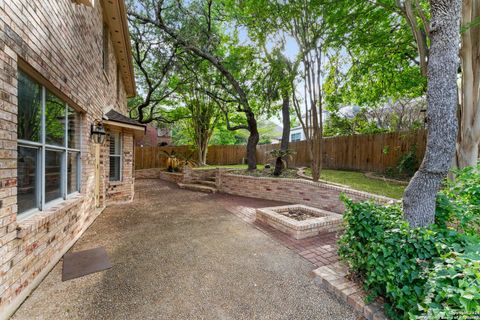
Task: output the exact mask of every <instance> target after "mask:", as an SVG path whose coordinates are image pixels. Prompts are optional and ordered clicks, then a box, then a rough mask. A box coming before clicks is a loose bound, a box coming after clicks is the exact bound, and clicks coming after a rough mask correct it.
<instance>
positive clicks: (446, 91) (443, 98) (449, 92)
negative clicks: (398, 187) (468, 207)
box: [403, 0, 461, 227]
mask: <svg viewBox="0 0 480 320" xmlns="http://www.w3.org/2000/svg"><path fill="white" fill-rule="evenodd" d="M460 7H461V0H431V1H430V8H431V9H430V10H431V16H432V18H431V29H430V36H431V47H430V56H429V61H428V89H427V102H428V109H427V110H428V111H427V119H428V135H427V147H426V151H425V157H424V158H423V162H422V164H421V166H420V169H419V170H418V171H417V173H415V176H414V177H413V179H412V180H411V181H410V184H409V185H408V187H407V189H406V190H405V194H404V197H403V210H404V215H405V218H406V220H407V221H408V222H409V224H410V226H412V227H420V226H427V225H429V224H431V223H433V222H434V221H435V201H436V195H437V192H438V190H439V189H440V187H441V184H442V182H443V180H444V179H445V177H446V176H447V174H448V171H449V169H450V166H451V163H452V159H453V156H454V153H455V143H456V137H457V117H456V110H457V103H458V96H457V70H458V66H459V61H458V53H459V52H458V50H459V45H460V30H459V27H460Z"/></svg>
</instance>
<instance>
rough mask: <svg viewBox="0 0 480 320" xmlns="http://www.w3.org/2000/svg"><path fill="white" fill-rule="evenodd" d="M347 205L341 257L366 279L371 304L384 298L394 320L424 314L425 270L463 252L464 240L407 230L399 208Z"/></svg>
mask: <svg viewBox="0 0 480 320" xmlns="http://www.w3.org/2000/svg"><path fill="white" fill-rule="evenodd" d="M343 200H344V202H345V205H346V207H347V210H346V211H345V213H344V221H345V222H346V229H345V232H344V234H343V235H342V237H341V239H340V241H339V245H340V246H339V255H340V257H342V258H343V260H345V261H346V262H347V263H348V265H349V267H350V269H351V271H352V272H354V274H355V275H356V276H358V277H360V278H361V279H362V280H363V283H364V287H365V289H366V291H367V292H368V294H369V296H368V299H369V300H372V299H374V298H376V297H379V296H382V297H384V298H385V312H386V313H387V315H388V316H389V317H391V318H392V319H407V318H408V317H410V316H414V315H418V314H420V313H421V310H420V309H419V306H420V303H421V302H423V300H424V298H425V285H426V281H427V278H425V276H424V273H425V270H429V269H430V268H431V266H432V264H433V259H434V258H436V257H440V256H442V255H443V254H446V253H448V252H450V251H451V250H453V249H456V248H462V247H463V246H464V245H465V243H464V240H463V238H462V237H461V236H460V235H459V234H458V233H457V232H456V231H454V230H448V229H443V230H442V229H438V228H436V227H432V228H418V229H411V228H409V226H408V224H407V223H406V222H405V220H403V218H402V210H401V207H400V206H399V205H389V206H381V205H376V204H373V203H369V202H363V203H354V202H352V201H351V200H348V199H343Z"/></svg>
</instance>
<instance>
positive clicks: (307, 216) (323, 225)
mask: <svg viewBox="0 0 480 320" xmlns="http://www.w3.org/2000/svg"><path fill="white" fill-rule="evenodd" d="M256 219H257V220H259V221H262V222H264V223H266V224H268V225H270V226H272V227H274V228H276V229H278V230H280V231H282V232H285V233H287V234H289V235H290V236H292V237H293V238H295V239H304V238H308V237H313V236H316V235H318V233H319V232H321V231H322V232H332V231H338V230H340V229H341V228H342V216H341V215H340V214H337V213H334V212H330V211H326V210H321V209H316V208H312V207H308V206H305V205H300V204H295V205H288V206H280V207H270V208H260V209H257V212H256Z"/></svg>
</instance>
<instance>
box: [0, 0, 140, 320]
mask: <svg viewBox="0 0 480 320" xmlns="http://www.w3.org/2000/svg"><path fill="white" fill-rule="evenodd" d="M104 16H105V12H104V3H103V1H100V0H99V1H95V5H94V7H87V6H83V5H79V4H77V3H76V2H75V1H72V0H45V1H24V0H3V1H0V319H3V318H7V317H8V316H9V315H10V314H12V312H14V311H15V309H16V308H17V307H18V306H19V305H20V303H21V302H22V301H23V300H24V299H25V298H26V297H27V296H28V294H29V293H30V292H31V291H32V290H33V289H34V288H35V287H36V285H38V283H39V282H40V281H41V280H42V279H43V277H44V276H45V275H46V274H47V273H48V271H49V270H50V269H51V268H52V267H53V266H54V265H55V264H56V263H57V262H58V260H59V259H60V258H61V256H62V255H63V254H64V253H65V252H66V251H67V250H68V249H69V248H70V247H71V246H72V245H73V243H74V242H75V241H76V240H77V239H78V238H79V237H80V236H81V234H82V233H83V232H84V231H85V230H86V229H87V228H88V226H89V225H90V224H91V223H92V222H93V221H94V220H95V218H96V217H97V216H98V215H99V214H100V213H101V211H102V209H103V208H104V207H105V205H106V204H107V203H112V202H115V201H129V200H131V199H132V197H133V192H134V189H133V182H134V178H133V171H132V170H133V167H132V166H133V136H134V133H133V131H131V130H128V129H115V128H107V129H108V130H122V137H123V141H122V143H123V158H124V159H123V173H122V176H123V179H122V181H121V182H120V183H116V184H112V183H110V182H109V179H108V173H109V172H108V168H109V167H108V166H109V155H108V145H107V144H105V145H103V146H102V147H101V152H100V161H99V163H100V174H101V175H100V177H101V178H100V197H99V198H100V199H99V204H98V206H96V204H95V199H94V196H93V194H94V190H95V180H94V176H95V146H94V144H93V143H92V142H91V140H90V125H91V124H92V123H93V122H94V121H95V120H99V119H102V116H103V114H104V112H105V108H106V107H110V108H114V109H115V110H117V111H119V112H121V113H124V114H125V113H126V110H127V105H126V99H127V92H126V89H125V88H126V86H125V83H124V81H123V78H122V79H120V78H119V80H118V81H117V75H118V74H120V71H121V70H118V69H117V68H118V67H117V66H118V65H119V64H120V62H119V61H118V59H117V57H116V51H115V50H114V43H113V42H112V41H111V40H110V42H109V44H108V45H109V50H108V52H109V56H108V61H109V68H108V71H107V72H105V71H104V69H103V67H102V43H103V33H102V30H103V25H104ZM18 69H22V70H23V71H24V72H25V73H27V74H29V75H31V76H32V77H33V76H34V74H35V76H36V78H37V79H40V81H39V82H40V83H41V84H42V85H45V86H47V87H48V88H49V89H50V88H54V89H56V91H57V92H60V93H61V94H62V96H61V98H62V99H64V100H65V101H66V102H67V103H68V104H69V105H70V106H72V107H74V108H75V109H77V111H80V112H81V128H80V133H79V134H80V135H81V137H82V144H81V153H80V161H81V167H80V168H81V177H80V179H81V185H80V192H79V193H78V194H77V195H76V196H74V197H72V198H69V199H68V200H64V201H61V202H60V203H56V204H55V206H54V207H51V208H48V209H47V210H45V211H39V212H37V213H35V214H32V215H31V216H29V217H27V218H25V219H21V220H17V211H18V206H17V123H18V122H17V103H18V99H17V90H18V71H17V70H18ZM117 85H118V86H119V87H118V88H117Z"/></svg>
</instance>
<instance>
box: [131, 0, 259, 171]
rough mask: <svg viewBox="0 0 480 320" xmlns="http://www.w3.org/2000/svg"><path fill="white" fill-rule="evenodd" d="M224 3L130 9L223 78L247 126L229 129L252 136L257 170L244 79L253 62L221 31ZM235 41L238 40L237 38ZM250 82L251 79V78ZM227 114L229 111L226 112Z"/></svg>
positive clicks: (146, 1) (252, 148)
mask: <svg viewBox="0 0 480 320" xmlns="http://www.w3.org/2000/svg"><path fill="white" fill-rule="evenodd" d="M223 9H224V7H223V3H222V1H213V0H194V1H176V0H175V1H174V0H169V1H168V0H167V1H163V0H157V1H152V0H138V1H136V3H135V4H134V5H131V6H130V7H129V10H128V13H129V16H130V17H131V18H132V19H135V20H136V21H137V22H138V23H140V24H142V25H146V26H149V27H150V28H152V29H155V30H157V31H158V32H159V33H161V34H162V35H163V36H165V37H167V38H168V39H169V41H171V42H172V43H173V45H174V46H176V47H180V48H182V49H183V50H185V51H187V52H189V53H190V54H192V55H195V56H197V57H199V58H201V59H203V60H205V61H207V62H208V63H210V64H211V65H212V66H213V67H214V68H215V69H216V70H217V72H218V73H219V75H221V76H222V78H223V80H224V82H222V83H223V89H224V90H225V92H226V93H227V94H228V96H229V97H228V99H227V100H228V101H225V102H229V103H234V104H236V111H237V112H239V113H242V114H243V115H244V117H245V122H246V124H238V125H236V126H230V123H229V119H228V118H227V121H226V122H227V125H228V127H229V129H231V130H236V129H246V130H248V131H249V133H250V135H249V138H248V142H247V159H248V167H249V169H250V170H254V169H256V145H257V143H258V141H259V133H258V128H257V121H256V119H255V113H254V108H252V106H251V102H250V100H249V94H248V84H249V83H245V82H242V80H243V79H242V76H247V78H248V76H249V71H250V68H247V65H248V64H250V63H251V62H252V59H251V56H249V55H248V54H246V53H248V52H246V51H248V50H249V48H247V47H245V46H243V47H240V46H238V42H235V41H232V42H230V43H229V44H232V45H230V46H229V45H228V43H226V42H228V41H226V40H231V39H228V38H229V36H228V34H226V33H225V32H222V30H226V29H227V23H226V22H227V21H226V17H225V16H224V14H223ZM234 40H235V39H234ZM248 80H251V78H250V79H248ZM224 113H225V115H228V112H227V111H225V112H224Z"/></svg>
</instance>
